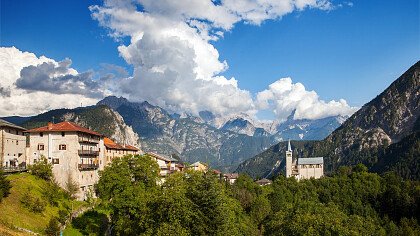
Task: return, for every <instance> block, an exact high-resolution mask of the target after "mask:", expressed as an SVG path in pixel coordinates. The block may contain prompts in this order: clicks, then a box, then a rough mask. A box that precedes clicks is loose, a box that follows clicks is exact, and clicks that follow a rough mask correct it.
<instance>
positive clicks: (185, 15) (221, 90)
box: [0, 0, 354, 119]
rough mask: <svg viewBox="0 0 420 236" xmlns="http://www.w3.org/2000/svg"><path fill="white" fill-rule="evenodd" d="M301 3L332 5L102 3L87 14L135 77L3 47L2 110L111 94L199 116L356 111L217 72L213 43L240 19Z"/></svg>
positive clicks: (268, 15) (200, 0)
mask: <svg viewBox="0 0 420 236" xmlns="http://www.w3.org/2000/svg"><path fill="white" fill-rule="evenodd" d="M306 8H317V9H320V10H332V9H334V6H333V5H332V4H331V2H330V1H329V0H283V1H278V0H221V1H212V0H183V1H171V0H137V1H132V0H106V1H104V4H103V5H101V6H98V5H96V6H91V7H90V8H89V9H90V11H91V14H92V18H93V19H95V20H97V21H98V22H99V24H100V25H101V26H102V27H105V28H107V29H109V33H110V36H111V37H113V38H114V39H115V40H117V41H119V42H123V41H122V40H121V39H123V38H125V37H128V38H129V39H130V43H128V44H121V45H120V46H119V47H118V51H119V53H120V56H121V57H122V58H124V60H125V61H126V62H127V63H128V64H130V65H132V66H133V68H134V72H133V75H132V76H129V74H128V73H127V72H126V71H125V70H124V69H123V68H121V67H117V66H113V65H103V68H102V69H101V70H100V71H98V72H93V71H88V72H84V73H79V72H77V71H76V70H74V69H73V68H71V60H70V59H65V60H63V61H58V62H57V61H55V60H53V59H50V58H47V57H44V56H41V57H37V56H35V55H34V54H32V53H28V52H21V51H19V50H18V49H16V48H1V49H0V73H1V74H0V78H1V80H0V99H1V100H2V101H3V102H2V104H0V115H11V114H19V115H25V114H30V115H32V114H36V113H39V112H40V111H45V110H48V109H53V108H61V107H75V106H78V105H80V103H83V105H91V104H94V103H95V102H96V101H97V100H98V99H100V98H101V97H103V96H105V95H108V94H114V95H122V96H125V97H127V98H129V99H130V100H133V101H143V100H147V101H149V102H151V103H152V104H156V105H159V106H162V107H164V108H166V109H169V110H170V111H173V112H188V113H193V114H196V115H197V114H198V113H199V112H200V111H204V110H206V111H211V112H213V113H214V114H217V115H221V116H232V115H234V114H241V113H243V114H248V115H251V116H254V115H255V114H256V113H257V112H258V111H259V110H261V109H272V110H274V112H275V114H276V115H277V118H278V119H283V118H285V117H287V116H288V115H289V114H290V112H291V111H293V110H294V109H296V113H295V118H296V119H298V118H308V119H315V118H322V117H326V116H330V115H339V114H351V113H352V112H353V111H354V108H351V107H349V106H348V104H347V103H346V102H345V101H344V100H339V101H328V102H326V101H323V100H321V99H319V96H318V95H317V94H316V92H314V91H306V89H305V88H304V86H303V85H302V84H300V83H295V84H293V83H292V81H291V79H281V80H279V81H277V82H275V83H273V84H271V85H270V86H269V87H268V88H267V89H266V90H264V91H261V92H259V93H257V94H251V93H250V92H249V91H247V90H244V89H241V88H240V87H239V85H238V81H237V80H236V79H235V78H226V77H224V76H221V73H222V72H224V71H225V70H227V69H228V63H227V62H226V61H222V60H220V59H219V52H218V51H217V49H216V48H215V47H214V46H213V45H212V42H214V41H217V40H219V39H220V38H222V37H223V34H224V33H225V32H227V31H230V30H232V29H233V28H234V26H235V24H236V23H238V22H245V23H248V24H253V25H259V24H261V23H262V22H264V21H265V20H269V19H278V18H281V17H283V16H284V15H286V14H289V13H291V12H293V11H303V10H305V9H306ZM95 76H96V77H95ZM94 77H95V78H97V77H100V79H94Z"/></svg>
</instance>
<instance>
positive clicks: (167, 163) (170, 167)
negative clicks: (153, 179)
mask: <svg viewBox="0 0 420 236" xmlns="http://www.w3.org/2000/svg"><path fill="white" fill-rule="evenodd" d="M146 154H147V155H149V156H151V157H152V158H153V159H154V160H155V161H156V162H157V164H158V165H159V168H160V176H162V177H165V176H168V175H170V174H172V173H174V172H177V171H183V169H184V165H183V164H182V163H180V162H179V161H178V160H177V159H175V158H173V157H167V156H163V155H159V154H156V153H154V152H148V153H146Z"/></svg>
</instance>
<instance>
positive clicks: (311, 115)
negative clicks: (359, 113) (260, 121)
mask: <svg viewBox="0 0 420 236" xmlns="http://www.w3.org/2000/svg"><path fill="white" fill-rule="evenodd" d="M255 103H256V106H257V108H258V109H263V110H265V109H273V111H274V113H275V114H276V116H277V118H278V119H279V120H285V119H286V118H287V116H289V115H290V113H291V112H292V111H293V110H296V111H295V115H294V119H319V118H324V117H328V116H335V115H343V116H344V115H350V114H353V113H354V112H355V111H356V110H357V108H355V107H350V106H349V105H348V104H347V102H346V101H345V100H343V99H340V100H339V101H334V100H332V101H329V102H325V101H323V100H321V99H320V98H319V96H318V94H317V93H316V92H315V91H307V90H306V89H305V86H303V84H301V83H293V82H292V79H291V78H282V79H280V80H277V81H276V82H274V83H272V84H270V85H269V87H268V89H266V90H264V91H261V92H259V93H258V94H257V98H256V102H255Z"/></svg>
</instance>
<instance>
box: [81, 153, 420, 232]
mask: <svg viewBox="0 0 420 236" xmlns="http://www.w3.org/2000/svg"><path fill="white" fill-rule="evenodd" d="M158 173H159V169H158V167H157V165H156V162H154V161H152V160H151V158H150V157H149V156H147V155H144V156H135V157H130V156H128V157H125V158H122V159H120V160H115V161H114V162H113V163H112V164H111V165H110V166H108V167H106V168H105V170H104V171H103V172H102V173H101V178H100V180H99V183H98V185H97V190H98V195H99V196H100V198H101V200H102V207H104V208H105V209H108V210H109V212H110V213H109V216H110V219H111V222H110V223H111V228H112V231H113V233H114V234H115V235H139V234H140V235H170V234H176V235H419V234H420V227H419V223H418V218H417V217H418V215H419V214H420V211H419V202H420V185H419V183H418V182H414V181H405V180H403V179H401V178H400V177H398V176H396V175H395V174H393V173H387V174H385V175H383V176H379V175H378V174H374V173H368V172H367V168H366V167H365V166H363V165H358V166H356V167H354V168H353V169H352V168H349V167H342V168H340V169H339V171H338V172H337V173H336V174H335V175H334V176H332V177H324V178H321V179H318V180H313V179H311V180H303V181H300V182H297V181H296V180H295V179H293V178H285V177H282V176H279V177H278V178H277V179H276V180H275V181H274V182H273V184H272V185H270V186H265V187H260V186H258V185H256V184H255V183H254V182H253V180H252V179H251V178H250V177H247V176H240V177H239V179H238V180H237V182H236V183H235V184H234V185H229V184H227V183H225V182H224V181H223V180H220V179H219V177H218V176H216V175H214V174H212V173H200V172H195V171H187V172H184V173H175V174H173V175H171V176H169V177H167V178H166V181H165V182H164V183H163V184H162V185H157V184H156V183H157V181H158V179H159V177H158ZM96 225H98V224H96ZM102 232H103V231H102ZM85 233H96V234H98V235H100V234H101V231H98V229H95V227H93V228H91V229H90V230H89V229H88V230H87V231H86V232H85Z"/></svg>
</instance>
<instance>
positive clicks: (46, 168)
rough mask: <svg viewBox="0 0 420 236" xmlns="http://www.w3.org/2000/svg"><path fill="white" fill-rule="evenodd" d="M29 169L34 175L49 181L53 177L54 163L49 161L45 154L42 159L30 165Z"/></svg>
mask: <svg viewBox="0 0 420 236" xmlns="http://www.w3.org/2000/svg"><path fill="white" fill-rule="evenodd" d="M28 170H29V172H30V173H31V174H32V175H35V176H37V177H38V178H41V179H44V180H47V181H50V180H51V179H52V177H53V173H52V164H51V163H48V160H47V158H45V156H41V159H40V160H39V161H38V162H37V163H35V164H33V165H29V166H28Z"/></svg>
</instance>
